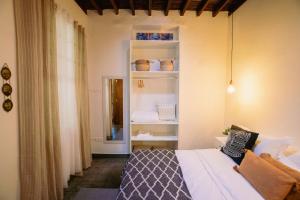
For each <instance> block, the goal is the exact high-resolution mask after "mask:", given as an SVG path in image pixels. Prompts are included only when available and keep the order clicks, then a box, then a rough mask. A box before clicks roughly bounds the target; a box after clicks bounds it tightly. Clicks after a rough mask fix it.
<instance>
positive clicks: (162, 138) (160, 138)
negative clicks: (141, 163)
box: [131, 135, 178, 141]
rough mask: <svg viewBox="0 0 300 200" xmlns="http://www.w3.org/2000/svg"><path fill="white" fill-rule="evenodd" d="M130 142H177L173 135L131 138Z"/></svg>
mask: <svg viewBox="0 0 300 200" xmlns="http://www.w3.org/2000/svg"><path fill="white" fill-rule="evenodd" d="M131 140H132V141H178V137H177V136H174V135H166V136H150V137H148V138H138V137H137V136H131Z"/></svg>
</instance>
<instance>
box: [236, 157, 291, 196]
mask: <svg viewBox="0 0 300 200" xmlns="http://www.w3.org/2000/svg"><path fill="white" fill-rule="evenodd" d="M236 169H237V171H238V172H239V173H240V174H242V175H243V176H244V178H245V179H246V180H247V181H248V182H249V183H250V184H251V185H252V186H253V187H254V188H255V189H256V190H257V191H258V192H259V193H260V194H261V196H262V197H264V198H265V199H266V200H283V199H285V198H286V197H287V195H288V194H289V192H290V191H291V189H292V188H293V187H294V186H295V184H296V179H294V178H293V177H291V176H290V175H288V174H286V173H284V172H283V171H281V170H280V169H278V168H277V167H274V166H273V165H271V164H269V163H268V162H267V161H265V160H264V159H262V158H260V157H258V156H256V155H255V154H254V153H253V152H251V151H247V153H246V155H245V158H244V159H243V161H242V163H241V165H240V167H238V168H236Z"/></svg>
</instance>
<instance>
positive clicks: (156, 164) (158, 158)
mask: <svg viewBox="0 0 300 200" xmlns="http://www.w3.org/2000/svg"><path fill="white" fill-rule="evenodd" d="M124 199H126V200H127V199H131V200H173V199H176V200H186V199H192V198H191V195H190V193H189V191H188V189H187V186H186V184H185V182H184V179H183V176H182V172H181V168H180V166H179V163H178V160H177V158H176V155H175V152H174V151H171V150H153V151H151V150H140V151H137V152H134V153H133V154H132V155H131V156H130V158H129V160H128V162H127V164H126V166H125V168H124V171H123V176H122V182H121V186H120V191H119V193H118V196H117V200H124Z"/></svg>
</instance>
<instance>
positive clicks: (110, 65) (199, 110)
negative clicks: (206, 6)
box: [87, 10, 228, 153]
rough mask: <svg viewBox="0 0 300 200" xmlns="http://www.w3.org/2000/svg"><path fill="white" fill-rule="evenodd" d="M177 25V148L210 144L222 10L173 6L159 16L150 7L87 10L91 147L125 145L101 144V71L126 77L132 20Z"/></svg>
mask: <svg viewBox="0 0 300 200" xmlns="http://www.w3.org/2000/svg"><path fill="white" fill-rule="evenodd" d="M147 24H149V25H164V24H166V25H180V26H181V28H182V31H181V38H180V40H181V42H182V45H181V47H182V48H181V57H180V59H181V63H182V66H181V72H180V73H181V74H180V128H179V129H180V133H179V135H180V136H179V137H180V138H179V140H180V142H179V148H181V149H190V148H205V147H211V146H212V143H213V138H214V136H216V135H220V133H221V132H222V129H223V126H224V113H225V87H226V86H225V84H226V59H227V28H228V18H227V15H226V13H221V14H219V15H218V16H217V17H216V18H212V17H211V13H206V12H205V13H203V15H201V16H200V17H196V16H195V12H187V13H186V14H185V16H184V17H180V16H179V14H178V12H177V11H172V12H170V13H169V16H168V17H165V16H164V15H163V13H162V12H159V11H154V12H153V13H152V16H151V17H149V16H147V14H146V13H145V12H144V11H137V12H136V15H135V16H132V15H131V14H130V12H129V11H126V10H125V11H124V10H121V11H120V14H119V15H117V16H116V15H115V14H114V13H113V12H112V11H107V10H105V12H104V15H103V16H99V15H97V13H96V12H95V11H89V13H88V29H89V31H88V34H87V37H88V44H87V48H88V66H89V92H90V107H91V129H92V138H93V141H92V147H93V152H94V153H126V152H128V145H127V144H124V145H120V144H114V145H111V144H103V125H102V124H103V123H102V121H103V120H102V81H101V79H102V76H113V75H116V76H126V70H127V67H128V59H129V54H128V50H129V40H130V37H131V27H132V25H147Z"/></svg>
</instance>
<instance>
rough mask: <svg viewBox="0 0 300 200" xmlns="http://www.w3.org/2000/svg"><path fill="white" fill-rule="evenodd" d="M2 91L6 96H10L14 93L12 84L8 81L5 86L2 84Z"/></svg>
mask: <svg viewBox="0 0 300 200" xmlns="http://www.w3.org/2000/svg"><path fill="white" fill-rule="evenodd" d="M2 93H3V94H4V95H5V96H10V95H11V93H12V87H11V85H10V84H8V83H4V84H3V86H2Z"/></svg>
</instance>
